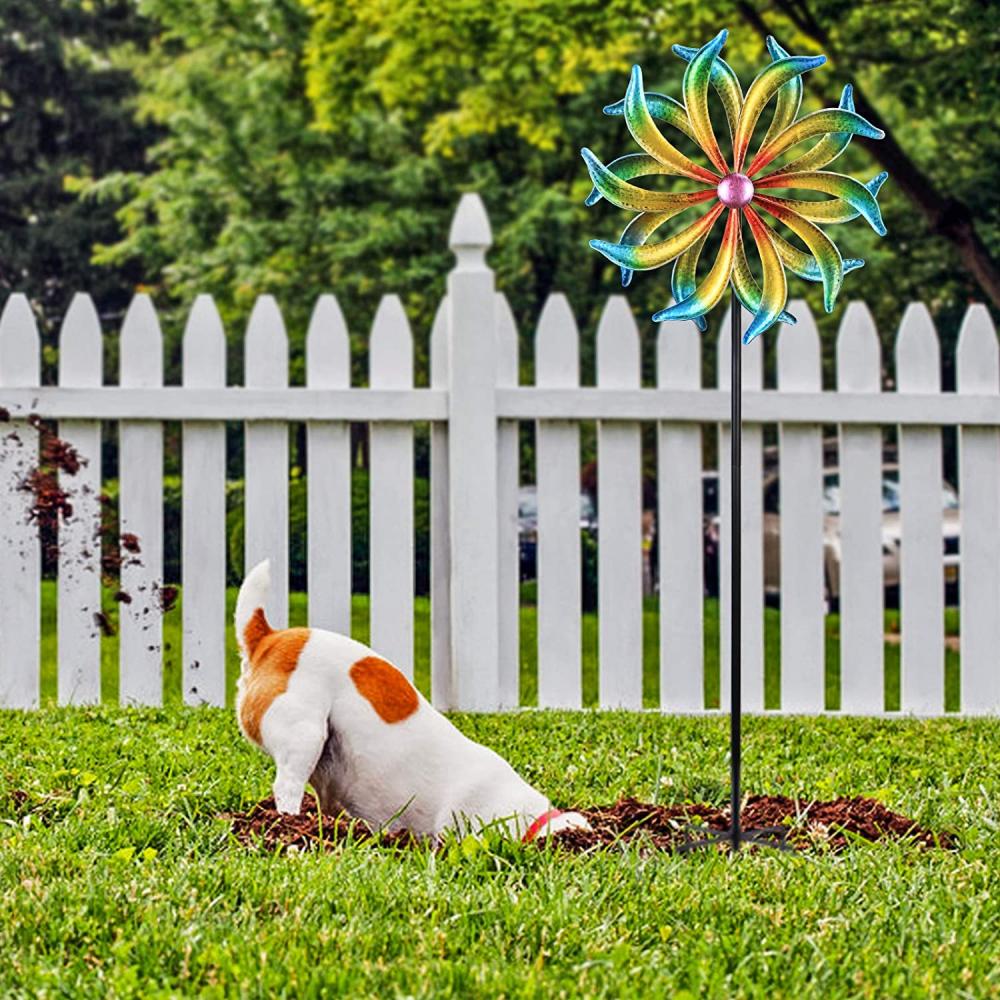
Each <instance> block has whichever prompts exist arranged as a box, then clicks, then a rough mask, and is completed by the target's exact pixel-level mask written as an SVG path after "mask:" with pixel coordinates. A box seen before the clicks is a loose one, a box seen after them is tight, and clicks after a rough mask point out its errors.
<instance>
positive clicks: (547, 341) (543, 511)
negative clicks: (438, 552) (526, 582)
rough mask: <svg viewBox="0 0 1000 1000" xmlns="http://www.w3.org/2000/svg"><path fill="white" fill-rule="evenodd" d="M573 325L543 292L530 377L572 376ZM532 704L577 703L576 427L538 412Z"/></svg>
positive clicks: (564, 380)
mask: <svg viewBox="0 0 1000 1000" xmlns="http://www.w3.org/2000/svg"><path fill="white" fill-rule="evenodd" d="M579 340H580V337H579V333H578V332H577V328H576V320H575V319H574V318H573V313H572V311H571V310H570V307H569V302H568V301H567V299H566V296H565V295H562V294H554V295H550V296H549V298H548V300H547V301H546V303H545V306H544V308H543V309H542V314H541V317H540V318H539V320H538V331H537V333H536V334H535V384H536V385H540V386H548V387H560V386H561V387H563V388H567V387H569V388H575V387H576V386H578V385H579V384H580V361H579ZM535 477H536V483H537V486H536V489H537V503H538V517H537V532H536V537H537V546H536V560H537V578H538V704H539V706H540V707H541V708H579V707H580V706H581V705H582V704H583V701H582V699H583V687H582V683H583V674H582V669H583V666H582V658H581V646H580V642H581V631H580V630H581V593H580V590H581V585H580V428H579V425H578V424H577V423H576V422H575V421H572V420H539V421H537V422H536V429H535Z"/></svg>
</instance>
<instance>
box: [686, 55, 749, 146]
mask: <svg viewBox="0 0 1000 1000" xmlns="http://www.w3.org/2000/svg"><path fill="white" fill-rule="evenodd" d="M671 51H672V52H673V53H674V55H675V56H680V57H681V59H684V60H686V61H687V62H690V61H691V60H692V59H694V57H695V56H696V55H697V54H698V49H692V48H689V47H688V46H686V45H674V46H673V47H672V49H671ZM709 79H710V82H711V84H712V86H713V87H714V88H715V92H716V93H717V94H718V95H719V98H720V99H721V101H722V107H723V109H724V110H725V112H726V120H727V121H728V122H729V134H730V136H734V135H736V125H737V123H738V122H739V120H740V111H741V110H742V108H743V88H742V87H741V86H740V81H739V78H738V77H737V76H736V73H735V72H734V71H733V68H732V66H730V65H729V63H727V62H726V61H725V60H724V59H721V58H716V60H715V62H713V63H712V72H711V76H710V78H709ZM691 138H692V139H694V136H693V135H692V136H691ZM695 141H697V140H695Z"/></svg>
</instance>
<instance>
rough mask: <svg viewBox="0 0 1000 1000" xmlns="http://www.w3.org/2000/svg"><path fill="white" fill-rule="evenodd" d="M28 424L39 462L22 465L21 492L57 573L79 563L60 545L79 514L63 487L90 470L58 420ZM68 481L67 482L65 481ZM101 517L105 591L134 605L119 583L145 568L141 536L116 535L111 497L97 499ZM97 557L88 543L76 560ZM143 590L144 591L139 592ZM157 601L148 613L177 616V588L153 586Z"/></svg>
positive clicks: (108, 627)
mask: <svg viewBox="0 0 1000 1000" xmlns="http://www.w3.org/2000/svg"><path fill="white" fill-rule="evenodd" d="M10 419H11V415H10V413H9V411H8V410H6V409H4V408H3V407H0V422H7V421H9V420H10ZM24 420H25V423H27V424H28V426H30V427H32V428H33V429H34V430H35V431H37V432H38V451H37V462H36V463H33V464H31V465H29V466H27V467H26V468H25V467H24V465H22V473H23V474H22V477H21V483H20V488H21V489H22V490H24V491H25V492H26V493H29V494H31V501H32V502H31V506H30V508H29V511H28V518H29V520H30V521H31V522H32V523H34V524H35V525H36V527H37V529H38V535H39V539H40V541H41V543H42V557H43V566H44V568H45V569H46V571H47V572H50V573H51V572H54V571H55V569H56V567H57V566H58V565H59V564H60V563H66V562H70V561H74V553H71V552H67V551H66V547H65V545H63V546H60V537H59V535H60V533H59V526H60V524H65V523H67V522H69V521H71V520H73V518H74V516H75V513H74V509H73V503H72V500H71V493H70V492H69V491H68V490H65V489H63V488H62V486H61V485H60V480H61V478H62V477H72V476H75V475H76V474H77V473H78V472H79V471H80V469H81V468H82V467H83V466H84V465H86V461H85V460H84V459H81V458H80V456H79V454H78V453H77V451H76V449H75V448H74V447H73V446H72V445H71V444H70V443H69V442H67V441H64V440H63V439H62V438H60V437H59V436H58V434H57V433H56V430H55V428H56V424H55V422H54V421H48V420H42V419H41V418H40V417H39V416H38V415H37V414H35V413H30V414H28V415H27V417H25V418H24ZM3 440H4V441H5V442H7V441H12V442H16V443H21V440H22V439H21V437H20V435H18V433H17V431H16V430H14V431H11V432H10V433H9V434H7V435H6V436H5V437H4V439H3ZM63 481H65V480H63ZM81 492H82V493H89V492H90V488H89V487H87V486H83V487H82V489H81ZM97 499H98V502H99V504H100V514H99V515H98V518H97V522H98V523H96V524H95V526H94V534H93V542H92V544H93V546H94V547H95V548H96V549H97V550H98V551H99V559H100V566H101V576H102V578H103V582H104V584H105V586H108V587H113V588H114V589H115V595H114V599H115V601H116V602H117V603H119V604H131V603H132V601H133V595H132V594H130V593H128V592H127V591H125V590H122V589H119V578H120V574H121V569H122V567H123V566H142V560H141V559H140V558H139V557H140V555H141V552H142V545H141V541H140V539H139V537H138V535H135V534H133V533H132V532H124V533H122V534H121V535H118V534H117V531H116V528H117V524H116V522H117V517H116V516H115V514H114V503H113V501H112V500H111V498H110V497H108V496H107V494H104V493H101V494H100V495H99V496H98V497H97ZM92 558H93V552H92V551H91V548H90V544H85V545H84V547H83V548H82V549H81V551H80V552H79V554H78V555H77V556H76V558H75V561H76V562H77V563H78V564H79V565H84V566H88V567H89V566H90V565H91V560H92ZM139 589H140V590H143V589H145V588H143V587H140V588H139ZM153 589H154V591H155V599H154V600H153V601H152V602H151V604H150V607H147V608H145V609H144V610H143V614H149V612H150V609H152V610H153V611H157V612H159V613H161V614H167V613H168V612H169V611H172V610H173V609H174V607H175V606H176V604H177V598H178V590H177V588H176V587H174V586H170V585H166V584H164V585H162V586H157V585H154V588H153ZM94 624H95V626H96V627H97V628H98V629H99V630H100V631H101V633H102V634H104V635H106V636H110V635H114V634H115V632H116V627H115V622H114V621H113V620H112V619H111V618H110V617H109V616H108V615H107V614H105V613H103V612H96V613H95V614H94Z"/></svg>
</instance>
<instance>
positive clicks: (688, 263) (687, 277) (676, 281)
mask: <svg viewBox="0 0 1000 1000" xmlns="http://www.w3.org/2000/svg"><path fill="white" fill-rule="evenodd" d="M707 239H708V233H705V235H704V236H702V237H701V239H699V240H698V241H697V242H696V243H693V244H692V245H691V246H690V247H688V249H687V250H685V251H684V253H682V254H681V255H680V256H679V257H678V258H677V260H675V261H674V269H673V272H672V273H671V275H670V289H671V291H672V292H673V293H674V301H675V302H683V301H684V300H685V299H686V298H688V297H689V296H691V295H693V294H694V292H695V289H696V288H697V287H698V282H697V280H696V274H697V271H698V260H699V259H700V258H701V251H702V250H703V249H704V247H705V241H706V240H707ZM693 322H694V323H695V325H696V326H697V327H698V329H699V330H701V332H702V333H704V332H705V331H706V330H707V329H708V321H707V320H706V319H705V317H704V316H695V317H694V320H693Z"/></svg>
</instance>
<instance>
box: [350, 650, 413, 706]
mask: <svg viewBox="0 0 1000 1000" xmlns="http://www.w3.org/2000/svg"><path fill="white" fill-rule="evenodd" d="M348 672H349V673H350V675H351V680H352V681H354V686H355V687H356V688H357V689H358V693H359V694H360V695H361V696H362V697H363V698H367V699H368V701H369V702H370V704H371V706H372V708H374V709H375V711H376V712H378V714H379V715H380V716H381V718H382V720H383V721H384V722H402V721H403V719H406V718H409V716H411V715H413V713H414V712H415V711H416V710H417V705H418V704H419V703H418V701H417V692H416V691H415V690H414V688H413V685H412V684H411V683H410V682H409V681H408V680H407V679H406V678H405V677H404V676H403V675H402V674H401V673H400V672H399V670H397V669H396V668H395V667H394V666H393V665H392V664H391V663H389V662H387V661H386V660H383V659H381V658H380V657H378V656H366V657H365V658H364V659H363V660H358V661H357V663H352V664H351V669H350V671H348Z"/></svg>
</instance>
